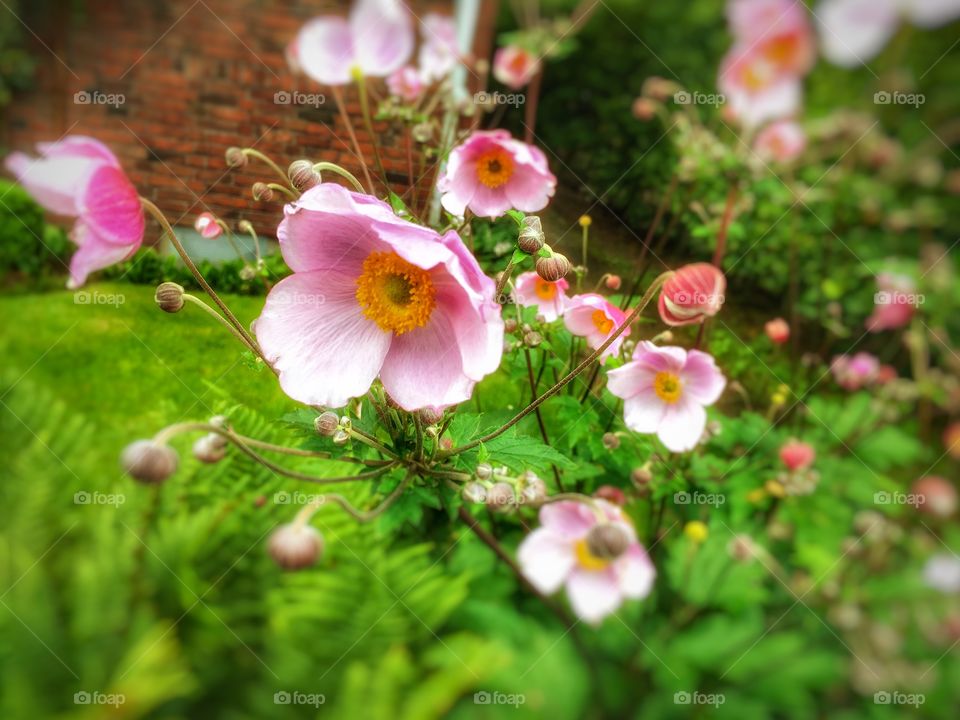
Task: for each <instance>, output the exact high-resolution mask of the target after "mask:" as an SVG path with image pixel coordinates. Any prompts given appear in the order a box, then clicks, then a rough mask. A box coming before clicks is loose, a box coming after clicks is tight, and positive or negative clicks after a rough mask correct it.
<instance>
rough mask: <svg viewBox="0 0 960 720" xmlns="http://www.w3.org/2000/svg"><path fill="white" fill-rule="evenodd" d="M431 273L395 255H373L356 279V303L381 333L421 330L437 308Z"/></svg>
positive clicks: (387, 253) (382, 253)
mask: <svg viewBox="0 0 960 720" xmlns="http://www.w3.org/2000/svg"><path fill="white" fill-rule="evenodd" d="M435 296H436V290H435V289H434V287H433V280H431V279H430V273H429V272H428V271H426V270H424V269H423V268H419V267H417V266H416V265H413V264H412V263H409V262H407V261H406V260H404V259H403V258H401V257H400V256H399V255H397V254H396V253H392V252H372V253H370V254H369V255H368V256H367V259H366V260H364V261H363V272H361V273H360V277H359V278H357V302H358V303H360V307H362V308H363V314H364V315H366V316H367V317H368V318H370V319H371V320H373V321H374V322H375V323H376V324H377V325H378V326H379V327H380V329H381V330H385V331H387V332H395V333H396V334H397V335H402V334H403V333H405V332H409V331H410V330H414V329H416V328H418V327H423V326H424V325H426V324H427V321H428V320H429V319H430V314H431V313H432V312H433V308H434V307H435V306H436V304H437V303H436V297H435Z"/></svg>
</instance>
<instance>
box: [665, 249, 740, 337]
mask: <svg viewBox="0 0 960 720" xmlns="http://www.w3.org/2000/svg"><path fill="white" fill-rule="evenodd" d="M726 288H727V280H726V278H725V277H724V275H723V273H722V272H720V270H718V269H717V268H715V267H714V266H713V265H711V264H710V263H693V264H691V265H684V266H683V267H682V268H680V269H679V270H677V271H676V272H675V273H674V274H673V275H672V276H671V277H670V279H669V280H667V281H666V282H665V283H664V284H663V289H662V290H661V291H660V300H659V303H658V305H657V309H658V310H659V311H660V319H661V320H663V322H664V323H665V324H667V325H671V326H679V325H692V324H695V323H702V322H703V321H704V320H706V319H707V318H708V317H713V316H714V315H716V314H717V313H718V312H720V308H721V307H722V306H723V301H724V295H723V294H724V292H725V291H726Z"/></svg>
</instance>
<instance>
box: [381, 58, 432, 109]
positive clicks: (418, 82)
mask: <svg viewBox="0 0 960 720" xmlns="http://www.w3.org/2000/svg"><path fill="white" fill-rule="evenodd" d="M424 87H425V86H424V83H423V78H421V77H420V72H419V71H418V70H417V69H416V68H415V67H413V66H412V65H404V66H403V67H402V68H400V69H399V70H394V71H393V73H392V74H391V75H390V77H388V78H387V89H388V90H390V94H391V95H395V96H396V97H398V98H400V99H401V100H403V101H405V102H408V103H412V102H416V101H417V100H418V99H419V98H420V96H421V95H423V90H424Z"/></svg>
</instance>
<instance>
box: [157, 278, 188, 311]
mask: <svg viewBox="0 0 960 720" xmlns="http://www.w3.org/2000/svg"><path fill="white" fill-rule="evenodd" d="M153 299H154V300H155V301H156V303H157V306H158V307H159V308H160V309H161V310H163V311H164V312H168V313H175V312H180V311H181V310H182V309H183V286H182V285H177V283H175V282H162V283H160V284H159V285H157V291H156V292H155V293H154V295H153Z"/></svg>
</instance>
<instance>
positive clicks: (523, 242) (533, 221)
mask: <svg viewBox="0 0 960 720" xmlns="http://www.w3.org/2000/svg"><path fill="white" fill-rule="evenodd" d="M543 243H544V235H543V227H542V226H541V224H540V218H539V217H537V216H536V215H527V216H526V217H525V218H523V224H522V225H521V226H520V237H519V238H518V239H517V246H518V247H519V248H520V249H521V250H523V251H524V252H525V253H529V254H531V255H534V254H536V253H538V252H540V248H542V247H543Z"/></svg>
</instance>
